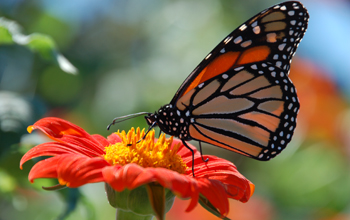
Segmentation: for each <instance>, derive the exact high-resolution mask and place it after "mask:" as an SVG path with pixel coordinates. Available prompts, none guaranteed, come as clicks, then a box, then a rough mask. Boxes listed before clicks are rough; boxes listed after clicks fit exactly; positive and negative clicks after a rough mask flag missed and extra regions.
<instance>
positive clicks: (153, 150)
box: [104, 128, 187, 174]
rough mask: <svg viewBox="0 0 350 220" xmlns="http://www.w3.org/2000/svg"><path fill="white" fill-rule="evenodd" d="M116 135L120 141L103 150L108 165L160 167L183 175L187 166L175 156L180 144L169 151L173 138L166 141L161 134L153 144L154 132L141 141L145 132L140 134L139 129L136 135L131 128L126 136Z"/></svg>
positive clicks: (123, 132)
mask: <svg viewBox="0 0 350 220" xmlns="http://www.w3.org/2000/svg"><path fill="white" fill-rule="evenodd" d="M116 134H117V135H118V136H119V137H120V138H121V139H122V141H121V142H118V143H116V144H113V145H109V146H108V147H106V148H105V152H106V154H105V155H104V159H105V160H107V161H108V162H109V163H110V164H113V165H116V164H118V165H121V166H123V165H126V164H129V163H136V164H138V165H140V166H142V167H158V168H159V167H162V168H166V169H169V170H173V171H176V172H178V173H181V174H183V173H185V170H186V169H187V166H186V164H185V163H184V162H183V160H182V158H181V156H180V155H177V154H176V153H177V151H178V149H179V147H180V144H177V145H176V146H174V147H173V149H170V148H171V144H172V142H173V137H170V138H169V139H166V138H165V135H164V134H162V135H161V136H160V137H159V139H158V140H157V142H154V134H155V132H154V130H151V131H150V132H149V133H148V134H147V136H146V137H145V138H144V139H142V138H143V136H144V134H145V130H144V129H143V130H142V132H140V128H137V130H136V133H135V129H134V128H131V130H130V131H129V132H128V133H127V134H126V133H125V131H122V132H119V131H118V132H116Z"/></svg>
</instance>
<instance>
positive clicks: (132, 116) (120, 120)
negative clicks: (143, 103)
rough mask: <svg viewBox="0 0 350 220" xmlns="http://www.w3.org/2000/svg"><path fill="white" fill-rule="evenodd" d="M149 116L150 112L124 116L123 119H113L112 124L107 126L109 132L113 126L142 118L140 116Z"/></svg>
mask: <svg viewBox="0 0 350 220" xmlns="http://www.w3.org/2000/svg"><path fill="white" fill-rule="evenodd" d="M147 114H149V113H148V112H139V113H134V114H130V115H124V116H121V117H116V118H114V119H113V121H112V123H110V124H109V125H108V126H107V130H109V129H110V128H111V126H112V125H114V124H116V123H119V122H122V121H126V120H128V119H131V118H136V117H137V116H140V115H147Z"/></svg>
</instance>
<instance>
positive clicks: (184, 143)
mask: <svg viewBox="0 0 350 220" xmlns="http://www.w3.org/2000/svg"><path fill="white" fill-rule="evenodd" d="M182 143H183V145H185V147H186V148H187V149H189V150H190V151H191V153H192V175H193V177H195V175H194V151H193V150H192V148H190V147H189V146H188V145H187V143H186V142H185V141H184V140H182Z"/></svg>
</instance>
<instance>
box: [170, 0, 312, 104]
mask: <svg viewBox="0 0 350 220" xmlns="http://www.w3.org/2000/svg"><path fill="white" fill-rule="evenodd" d="M308 19H309V15H308V12H307V10H306V9H305V8H304V6H303V5H301V4H300V3H299V2H285V3H281V4H280V5H275V6H272V7H270V8H268V9H266V10H265V11H263V12H261V13H259V14H257V15H256V16H254V17H252V18H251V19H249V20H248V21H247V22H245V23H244V24H242V25H241V26H240V27H239V28H237V29H236V30H234V31H233V32H232V33H230V34H229V35H228V36H227V37H226V38H225V39H224V40H223V41H222V42H221V43H219V45H218V46H216V47H215V48H214V49H213V50H212V51H211V52H210V53H209V54H208V55H207V56H206V57H205V59H204V60H203V61H202V62H201V63H200V64H199V65H198V66H197V67H196V68H195V70H194V71H193V72H192V73H191V74H190V75H189V76H188V77H187V79H186V80H185V81H184V82H183V84H182V85H181V86H180V88H179V89H178V91H177V92H176V94H175V96H174V98H173V99H172V101H171V102H170V103H171V104H174V103H175V102H176V101H177V100H178V99H179V98H181V97H182V96H184V95H185V94H187V93H188V92H189V91H191V90H192V89H193V88H195V87H196V86H198V85H199V84H201V83H203V82H205V81H207V80H208V79H211V78H213V77H215V76H217V75H220V74H221V73H224V72H226V71H228V70H230V69H233V68H237V67H239V66H242V65H245V64H249V63H257V62H261V61H265V62H270V63H272V64H273V65H274V66H275V67H277V68H280V69H283V70H285V71H289V68H290V60H291V59H292V57H293V55H294V53H295V51H296V49H297V47H298V45H299V43H300V41H301V39H302V38H303V36H304V33H305V31H306V28H307V22H308Z"/></svg>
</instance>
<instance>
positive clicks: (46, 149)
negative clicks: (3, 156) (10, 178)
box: [20, 142, 98, 169]
mask: <svg viewBox="0 0 350 220" xmlns="http://www.w3.org/2000/svg"><path fill="white" fill-rule="evenodd" d="M61 154H77V155H85V156H89V157H96V156H98V155H96V152H94V151H93V150H91V149H90V148H86V147H85V148H84V147H81V146H77V145H73V144H67V143H59V142H49V143H43V144H39V145H37V146H35V147H33V148H32V149H30V150H29V151H28V152H27V153H26V154H25V155H24V156H23V157H22V159H21V161H20V168H21V169H22V165H23V164H24V163H25V162H27V161H28V160H30V159H32V158H35V157H40V156H56V155H61Z"/></svg>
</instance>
